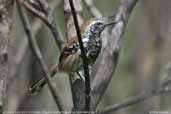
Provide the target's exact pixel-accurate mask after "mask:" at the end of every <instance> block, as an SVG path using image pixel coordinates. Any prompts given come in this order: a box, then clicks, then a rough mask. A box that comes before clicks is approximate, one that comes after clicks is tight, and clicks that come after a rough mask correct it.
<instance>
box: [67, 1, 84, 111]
mask: <svg viewBox="0 0 171 114" xmlns="http://www.w3.org/2000/svg"><path fill="white" fill-rule="evenodd" d="M73 2H74V4H77V5H75V10H76V13H77V19H78V21H79V24H80V25H81V24H82V23H83V21H84V20H83V16H82V10H83V7H82V4H81V2H82V0H74V1H73ZM64 15H65V21H66V31H67V35H66V36H67V39H68V40H69V39H70V38H72V37H75V36H76V31H75V26H74V22H73V15H72V13H71V8H70V5H69V1H68V0H65V1H64ZM75 76H77V75H76V74H70V76H69V77H70V83H71V91H72V98H73V99H72V100H73V105H74V107H73V109H72V110H73V111H75V110H76V111H82V110H84V107H85V94H84V93H85V84H84V81H83V80H81V79H77V80H75V81H72V79H74V77H75Z"/></svg>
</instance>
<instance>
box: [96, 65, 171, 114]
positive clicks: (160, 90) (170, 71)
mask: <svg viewBox="0 0 171 114" xmlns="http://www.w3.org/2000/svg"><path fill="white" fill-rule="evenodd" d="M164 75H165V76H164V77H166V79H167V80H166V79H165V80H162V82H161V84H159V87H157V88H155V89H152V90H151V91H150V92H148V93H143V94H140V95H137V96H134V97H132V98H129V99H127V100H124V101H121V102H119V103H116V104H113V105H111V106H108V107H106V108H104V109H102V110H99V111H98V113H99V114H109V113H112V112H116V111H118V110H120V109H123V108H126V107H128V106H131V105H134V104H137V103H140V102H143V101H145V100H148V99H150V98H152V97H154V96H157V95H161V94H165V93H170V92H171V88H169V87H168V85H169V84H171V79H170V77H169V76H171V67H168V68H167V69H166V74H164ZM168 77H169V78H168Z"/></svg>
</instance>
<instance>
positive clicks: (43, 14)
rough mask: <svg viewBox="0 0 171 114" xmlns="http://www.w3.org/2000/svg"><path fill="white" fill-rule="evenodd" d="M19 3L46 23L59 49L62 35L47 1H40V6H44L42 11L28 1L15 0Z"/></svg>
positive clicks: (61, 43)
mask: <svg viewBox="0 0 171 114" xmlns="http://www.w3.org/2000/svg"><path fill="white" fill-rule="evenodd" d="M17 1H18V2H19V3H20V4H22V5H23V6H24V7H25V8H26V9H27V10H28V11H30V12H31V13H33V14H34V15H36V16H37V17H39V18H40V19H41V20H42V21H43V22H45V23H46V25H47V26H48V27H49V29H50V30H51V32H52V34H53V36H54V38H55V41H56V43H57V45H58V47H59V49H62V48H63V47H64V37H63V35H62V33H61V31H60V29H59V27H58V25H57V23H56V22H55V21H54V18H53V16H52V10H51V9H50V7H49V5H48V3H47V2H46V1H44V2H40V3H42V4H40V5H42V6H41V7H42V8H45V9H43V11H39V10H37V9H36V8H34V6H33V5H32V4H30V3H29V2H28V1H25V0H17Z"/></svg>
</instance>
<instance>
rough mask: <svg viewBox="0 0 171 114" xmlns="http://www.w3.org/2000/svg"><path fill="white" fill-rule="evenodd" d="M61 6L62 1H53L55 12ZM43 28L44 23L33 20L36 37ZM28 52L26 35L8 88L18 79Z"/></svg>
mask: <svg viewBox="0 0 171 114" xmlns="http://www.w3.org/2000/svg"><path fill="white" fill-rule="evenodd" d="M59 4H60V0H59V1H53V2H52V3H51V4H50V5H51V8H52V10H54V9H55V8H56V7H57V6H58V5H59ZM42 26H43V23H42V21H40V20H39V19H35V20H33V22H32V24H31V30H32V33H33V34H34V36H35V35H36V34H37V33H38V31H39V30H40V29H41V28H42ZM27 52H28V41H27V35H26V34H24V35H23V36H22V40H21V43H20V46H19V48H18V49H17V51H16V54H15V56H14V66H12V67H11V71H10V78H9V80H8V82H7V86H8V85H9V86H10V85H11V86H12V85H13V84H11V83H13V82H15V81H14V80H15V79H17V78H16V76H18V72H19V70H20V66H21V64H22V62H23V60H24V57H25V55H26V54H27Z"/></svg>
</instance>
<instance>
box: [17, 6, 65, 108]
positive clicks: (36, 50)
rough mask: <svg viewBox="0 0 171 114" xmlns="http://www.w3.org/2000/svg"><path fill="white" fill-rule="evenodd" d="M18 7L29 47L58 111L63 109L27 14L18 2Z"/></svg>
mask: <svg viewBox="0 0 171 114" xmlns="http://www.w3.org/2000/svg"><path fill="white" fill-rule="evenodd" d="M18 8H19V14H20V17H21V21H22V23H23V25H24V29H25V32H26V34H27V36H28V40H29V43H30V46H31V49H32V51H33V53H34V55H35V56H36V58H37V60H38V62H39V64H40V66H41V68H42V70H43V73H44V76H45V78H46V79H47V83H48V86H49V89H50V91H51V93H52V96H53V98H54V100H55V102H56V105H57V106H58V108H59V110H60V111H63V106H62V104H61V99H60V96H59V94H58V92H57V87H56V84H55V83H54V82H53V81H52V80H51V76H50V71H49V69H48V67H47V66H46V63H45V61H44V59H43V56H42V54H41V52H40V49H39V47H38V45H37V42H36V40H35V37H34V35H33V33H32V32H31V26H30V23H29V20H28V17H27V14H26V13H25V12H24V9H22V7H21V6H20V5H19V4H18Z"/></svg>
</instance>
